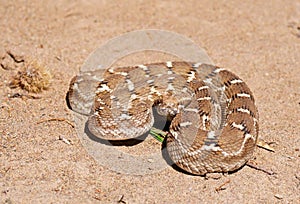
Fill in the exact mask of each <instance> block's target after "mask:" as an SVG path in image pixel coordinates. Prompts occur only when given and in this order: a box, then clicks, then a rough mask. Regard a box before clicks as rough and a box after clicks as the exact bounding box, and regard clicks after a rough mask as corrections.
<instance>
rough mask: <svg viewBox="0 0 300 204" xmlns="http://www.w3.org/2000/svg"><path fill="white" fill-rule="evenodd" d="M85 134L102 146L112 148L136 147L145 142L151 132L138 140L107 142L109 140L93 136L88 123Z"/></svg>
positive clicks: (137, 138)
mask: <svg viewBox="0 0 300 204" xmlns="http://www.w3.org/2000/svg"><path fill="white" fill-rule="evenodd" d="M84 132H85V134H86V135H87V136H88V137H89V138H90V139H91V140H93V141H95V142H99V143H101V144H105V145H110V146H134V145H137V144H139V143H141V142H143V141H144V140H145V139H146V137H147V136H148V134H149V132H150V130H149V131H148V132H146V133H145V134H143V135H141V136H139V137H136V138H131V139H125V140H107V139H101V138H99V137H96V136H95V135H93V134H92V133H91V132H90V130H89V128H88V125H87V122H86V123H85V127H84Z"/></svg>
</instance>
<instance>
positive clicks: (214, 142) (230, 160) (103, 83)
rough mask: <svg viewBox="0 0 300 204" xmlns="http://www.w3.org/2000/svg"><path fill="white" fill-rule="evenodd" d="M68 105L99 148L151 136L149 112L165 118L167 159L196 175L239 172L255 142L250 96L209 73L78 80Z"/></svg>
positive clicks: (190, 70) (184, 66) (155, 66)
mask: <svg viewBox="0 0 300 204" xmlns="http://www.w3.org/2000/svg"><path fill="white" fill-rule="evenodd" d="M67 99H68V103H69V105H70V107H71V109H72V110H74V111H75V112H78V113H81V114H84V115H87V116H88V120H87V123H86V124H87V128H88V130H89V132H90V133H91V134H92V135H94V136H96V137H98V138H101V139H104V140H117V141H119V140H121V141H122V140H128V139H133V138H137V137H139V136H141V135H143V134H147V133H148V132H149V130H150V129H151V128H152V126H153V124H154V122H155V114H153V112H156V113H157V114H159V115H161V116H163V117H165V118H166V120H168V121H170V122H169V127H168V129H167V136H166V137H165V145H166V149H167V153H168V155H169V157H170V159H171V160H172V161H173V162H174V164H175V165H176V166H177V167H179V168H180V169H182V170H184V171H186V172H188V173H191V174H195V175H205V174H207V173H215V172H223V173H224V172H233V171H236V170H238V169H240V168H241V167H243V166H244V165H245V164H246V163H247V161H248V160H250V159H251V158H252V157H253V153H254V150H255V146H256V143H257V139H258V130H259V127H258V110H257V107H256V105H255V100H254V96H253V93H252V92H251V90H250V89H249V87H248V86H247V84H246V83H245V82H244V81H243V80H242V79H241V78H239V77H238V76H237V75H235V74H234V73H232V72H230V71H228V70H227V69H225V68H222V67H218V66H215V65H210V64H203V63H193V62H184V61H174V62H171V61H168V62H157V63H149V64H144V65H136V66H127V67H113V68H108V69H106V70H105V71H104V73H103V74H102V75H101V76H99V74H98V76H97V74H95V73H92V72H88V73H82V74H80V75H77V76H75V77H74V78H73V79H72V80H71V82H70V86H69V90H68V93H67Z"/></svg>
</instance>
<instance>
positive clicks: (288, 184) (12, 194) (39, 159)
mask: <svg viewBox="0 0 300 204" xmlns="http://www.w3.org/2000/svg"><path fill="white" fill-rule="evenodd" d="M0 16H1V17H0V31H1V35H0V57H1V58H0V64H1V66H0V201H1V203H300V150H299V148H300V137H299V136H300V73H299V69H300V63H299V59H300V29H299V26H300V18H299V17H300V1H295V0H293V1H292V0H291V1H279V0H272V1H263V0H261V1H218V0H213V1H210V0H202V1H188V2H184V3H183V2H180V1H177V2H175V1H127V2H124V1H95V0H94V1H88V2H86V1H65V0H62V1H58V2H57V3H53V2H52V1H1V3H0ZM149 28H153V29H162V30H168V31H173V32H176V33H179V34H181V35H184V36H186V37H188V38H190V39H191V40H193V41H194V42H195V43H196V44H198V45H199V46H201V47H203V48H204V49H205V50H206V52H207V53H208V55H209V57H210V58H211V59H212V61H213V62H214V63H215V64H217V65H219V66H222V67H226V68H228V69H229V70H231V71H233V72H234V73H236V74H237V75H239V76H240V77H241V78H242V79H243V80H244V81H246V82H247V84H248V86H249V87H250V88H251V90H252V91H253V93H254V96H255V99H256V103H257V106H258V110H259V114H260V122H259V124H260V133H259V137H260V139H262V140H264V141H266V142H267V143H269V144H270V145H271V147H272V148H274V150H275V151H274V152H270V151H267V150H264V149H262V148H256V151H255V154H254V162H255V163H256V165H257V166H259V167H261V168H263V169H266V170H268V171H270V172H273V174H272V175H269V174H267V173H266V172H263V171H260V170H255V169H253V168H250V167H248V166H245V167H244V168H242V169H240V170H239V171H237V172H235V173H232V174H225V175H221V176H220V177H218V179H214V178H211V177H210V178H205V177H201V176H193V175H187V174H184V173H182V172H180V171H177V170H176V169H173V168H172V167H170V166H168V167H166V168H164V169H163V170H161V171H154V173H152V174H148V173H147V174H144V175H130V174H123V173H120V172H115V171H113V170H112V169H111V168H110V167H108V166H105V165H101V164H99V163H98V162H97V161H96V160H95V159H94V158H93V157H92V156H91V155H90V154H89V152H88V151H87V150H86V148H85V146H84V145H83V144H82V142H81V140H80V137H78V135H77V132H76V128H74V127H73V126H72V124H75V122H74V115H73V112H72V111H71V110H70V109H69V108H68V107H67V104H66V100H65V96H66V93H67V90H68V86H69V82H70V80H71V78H72V77H73V76H75V75H76V74H78V73H79V70H80V68H81V66H82V64H83V63H84V61H85V59H87V57H88V56H89V54H90V53H92V52H93V51H94V50H95V49H97V48H98V47H99V46H100V45H101V44H103V43H105V42H106V41H107V40H109V39H111V38H113V37H115V36H118V35H120V34H124V33H126V32H129V31H134V30H141V29H149ZM9 53H10V54H12V55H9ZM141 56H142V57H141ZM166 58H167V57H166V56H161V55H159V57H157V58H156V57H155V55H154V54H150V56H147V53H145V54H142V55H140V56H139V55H138V56H133V57H132V59H133V61H134V60H136V61H145V62H149V61H150V60H153V59H154V60H159V59H166ZM22 59H26V60H27V59H32V60H36V61H38V62H39V63H40V64H42V65H43V66H45V67H46V68H47V69H48V70H49V71H50V72H51V74H52V80H51V84H50V87H49V88H48V89H47V90H44V91H42V92H41V93H37V94H34V93H28V92H26V91H24V90H22V89H20V88H16V89H11V88H10V87H9V82H10V81H11V78H12V77H13V76H15V75H16V73H17V72H18V71H20V70H21V69H22V62H20V60H22ZM134 62H135V61H134ZM51 118H58V119H62V120H54V121H45V120H47V119H51ZM67 121H70V122H71V124H69V123H67ZM146 143H147V142H146ZM147 144H148V145H149V144H150V145H151V144H153V145H155V147H157V148H158V150H156V151H160V149H159V148H160V146H159V145H157V143H156V142H148V143H147ZM147 144H146V145H147ZM134 148H135V147H134V146H133V147H130V150H128V151H129V152H131V151H134ZM137 148H138V147H137ZM124 149H126V147H125V148H124ZM142 149H143V148H142ZM124 151H127V150H124ZM136 151H137V152H138V151H141V150H139V148H138V150H136ZM140 153H141V152H140ZM116 161H118V160H117V159H116Z"/></svg>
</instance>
